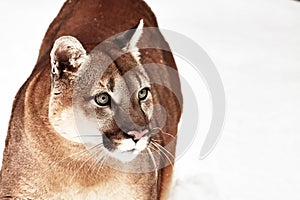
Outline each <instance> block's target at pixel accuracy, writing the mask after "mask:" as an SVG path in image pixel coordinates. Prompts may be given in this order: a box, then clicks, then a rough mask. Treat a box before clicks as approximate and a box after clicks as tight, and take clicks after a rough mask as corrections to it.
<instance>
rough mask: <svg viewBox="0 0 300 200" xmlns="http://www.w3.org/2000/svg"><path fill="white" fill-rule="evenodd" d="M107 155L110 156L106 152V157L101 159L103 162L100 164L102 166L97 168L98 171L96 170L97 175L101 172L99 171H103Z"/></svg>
mask: <svg viewBox="0 0 300 200" xmlns="http://www.w3.org/2000/svg"><path fill="white" fill-rule="evenodd" d="M107 157H108V153H106V154H105V157H104V158H103V159H101V160H102V162H101V164H100V166H99V168H98V169H97V172H96V175H97V176H98V173H99V172H100V171H101V169H102V168H103V166H104V163H105V161H106V159H107ZM101 160H99V162H100V161H101ZM99 162H98V163H99ZM98 163H97V164H98Z"/></svg>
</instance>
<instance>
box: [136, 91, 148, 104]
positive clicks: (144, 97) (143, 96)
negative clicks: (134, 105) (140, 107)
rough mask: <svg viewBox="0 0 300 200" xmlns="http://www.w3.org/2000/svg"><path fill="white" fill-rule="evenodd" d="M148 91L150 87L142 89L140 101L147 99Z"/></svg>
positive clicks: (139, 94)
mask: <svg viewBox="0 0 300 200" xmlns="http://www.w3.org/2000/svg"><path fill="white" fill-rule="evenodd" d="M148 92H149V88H143V89H141V90H140V91H139V93H138V97H139V100H140V101H142V100H145V99H146V98H147V96H148Z"/></svg>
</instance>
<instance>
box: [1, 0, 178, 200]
mask: <svg viewBox="0 0 300 200" xmlns="http://www.w3.org/2000/svg"><path fill="white" fill-rule="evenodd" d="M140 19H143V21H144V24H145V26H146V27H157V22H156V19H155V16H154V15H153V13H152V11H151V10H150V8H149V7H148V6H147V5H146V4H145V2H143V1H141V0H130V1H129V0H109V1H106V0H72V1H67V2H66V3H65V5H64V6H63V8H62V10H61V11H60V13H59V14H58V16H57V17H56V18H55V20H54V21H53V22H52V24H51V25H50V27H49V29H48V31H47V33H46V35H45V38H44V40H43V43H42V46H41V49H40V54H39V58H38V61H37V64H36V66H35V68H34V70H33V72H32V74H31V76H30V77H29V78H28V80H27V81H26V83H25V84H24V85H23V86H22V87H21V89H20V90H19V92H18V94H17V95H16V98H15V101H14V105H13V110H12V115H11V120H10V124H9V129H8V134H7V138H6V144H5V150H4V155H3V164H2V169H1V173H0V199H1V198H3V199H141V200H144V199H149V200H150V199H151V200H152V199H167V197H168V194H169V190H170V186H171V180H172V170H173V169H172V166H171V165H170V164H168V163H167V165H166V167H164V168H162V169H159V170H155V169H154V168H155V167H153V160H152V158H151V157H149V156H145V154H147V151H146V150H145V151H142V152H140V154H139V156H137V157H136V158H135V159H134V161H133V162H125V163H124V162H122V161H119V160H118V159H114V158H108V159H110V160H109V161H107V162H110V163H113V164H115V166H119V167H120V168H122V169H115V168H112V167H111V166H110V165H105V164H104V165H103V166H102V165H101V164H102V163H101V162H99V163H96V161H97V156H94V157H92V156H91V155H90V154H89V153H80V152H85V150H86V149H85V148H86V147H85V146H84V145H83V144H82V143H80V142H78V141H71V140H69V139H67V138H65V137H64V136H63V135H62V134H61V132H62V131H61V130H57V129H56V128H55V126H53V123H57V121H55V120H53V119H55V118H56V117H57V116H61V113H62V111H63V110H65V112H68V111H66V109H68V108H69V109H70V108H71V106H72V105H73V103H74V102H73V101H72V94H73V93H72V92H73V90H74V80H76V76H77V75H78V74H77V72H78V71H77V68H80V67H82V66H83V65H81V64H82V63H84V64H86V63H88V62H92V63H95V62H96V61H95V60H94V59H92V57H90V56H91V55H93V54H91V50H93V49H94V48H95V47H96V46H97V45H98V44H99V43H101V42H102V41H103V40H105V39H107V38H108V37H110V36H112V35H114V34H116V33H120V32H122V31H126V30H128V29H131V28H133V27H136V25H137V24H138V22H139V21H140ZM65 35H72V36H74V37H75V38H77V39H78V41H79V42H80V43H81V44H82V48H83V51H75V54H74V52H72V53H71V55H72V56H73V55H74V56H73V57H72V59H73V60H72V59H71V60H70V57H68V61H69V63H68V66H71V67H73V68H70V69H68V70H65V72H64V76H65V77H63V78H61V77H60V79H57V80H55V76H53V75H50V71H51V62H52V61H53V60H52V61H51V59H50V56H49V55H50V52H51V49H52V48H53V44H54V42H55V41H56V39H58V38H59V37H61V36H65ZM139 43H140V44H146V43H153V44H159V45H160V46H164V47H165V48H167V49H168V44H167V43H166V41H165V40H164V38H163V37H162V36H161V35H160V34H159V37H157V38H156V39H155V40H153V38H152V37H151V34H149V33H145V34H143V36H142V39H141V40H140V41H139ZM73 44H74V41H73ZM108 45H109V44H108ZM106 47H107V49H106V51H107V54H108V55H111V54H113V53H114V52H113V48H110V47H112V46H106ZM78 48H79V49H81V47H80V46H79V47H78ZM54 49H55V48H54ZM77 50H78V49H77ZM81 50H82V49H81ZM102 50H103V49H102ZM110 51H111V52H110ZM76 52H79V54H80V55H82V56H81V57H80V55H79V54H78V55H77V54H76ZM97 52H98V53H99V54H100V53H101V52H102V51H101V49H99V50H98V51H96V52H95V54H94V56H96V57H97V56H98V54H97ZM62 55H66V54H62ZM139 55H140V56H139V57H140V60H139V62H140V63H139V62H137V57H136V56H132V55H131V54H130V53H125V54H124V55H122V56H121V57H120V58H118V60H116V61H115V62H114V63H115V66H114V65H111V66H110V68H109V69H111V70H107V71H106V73H107V77H110V76H113V78H114V80H117V79H118V76H122V75H123V74H125V73H126V72H127V71H128V70H130V69H131V67H132V65H134V66H139V65H140V64H142V65H143V64H146V63H162V64H165V65H167V66H170V67H172V68H174V69H176V65H175V62H174V59H173V57H172V54H171V53H170V52H164V51H162V50H157V49H141V50H140V51H139ZM86 56H87V57H86ZM52 57H55V52H54V54H53V56H52ZM54 60H55V59H54ZM56 60H59V61H62V60H64V58H56ZM53 64H54V63H53V62H52V65H53ZM116 68H117V69H118V71H119V73H118V74H115V75H114V71H115V69H116ZM141 70H142V71H140V72H136V74H137V76H139V77H143V79H144V80H148V79H149V81H151V80H153V79H154V77H161V78H162V79H163V80H165V81H166V82H168V83H169V84H171V85H172V86H173V88H175V89H176V90H177V93H178V94H180V83H179V79H178V76H176V77H170V76H169V74H168V72H167V71H164V70H158V71H154V72H151V73H149V71H147V69H142V68H141ZM104 79H105V78H103V79H102V80H101V81H102V82H103V81H104V82H105V80H104ZM51 80H52V81H51ZM55 81H56V82H55ZM145 82H147V81H145ZM116 84H118V83H116ZM51 87H52V89H51ZM99 87H100V86H99ZM116 87H117V86H116ZM121 87H123V86H122V84H120V88H121ZM100 89H101V88H100ZM102 89H103V88H102ZM55 92H62V93H61V94H60V95H58V96H56V95H54V93H55ZM117 96H118V97H119V96H120V95H117ZM49 102H50V104H49ZM120 102H122V100H120ZM155 104H159V105H162V106H163V107H164V108H165V109H166V113H167V122H166V124H165V125H164V127H163V132H167V133H170V134H172V135H173V136H172V137H170V136H169V135H167V134H163V132H158V133H156V135H155V136H154V138H155V139H157V140H159V141H161V143H160V144H161V145H165V144H169V142H171V144H169V145H168V147H166V148H167V150H168V151H169V152H170V153H171V154H173V155H175V145H176V140H174V137H175V138H176V133H177V124H178V121H179V119H180V114H181V109H180V106H181V104H182V99H181V96H177V97H175V96H174V94H173V93H172V91H169V90H168V89H166V88H165V87H163V86H159V85H151V96H150V97H149V100H147V101H146V102H145V103H144V104H143V105H142V106H141V107H142V108H141V109H142V110H144V111H145V110H147V109H148V108H149V109H150V108H151V105H155ZM131 105H132V107H130V108H129V110H128V111H129V112H128V113H129V115H131V116H132V118H133V120H134V122H135V123H137V124H144V125H145V124H146V122H145V120H142V118H141V116H142V114H141V112H140V111H138V110H139V109H137V108H136V106H134V105H135V104H134V101H132V104H131ZM62 108H64V109H62ZM150 110H151V109H150ZM150 110H148V111H146V113H148V117H151V116H152V114H151V112H152V111H150ZM107 112H110V111H107ZM56 114H57V116H56ZM153 114H155V113H153ZM82 115H83V116H84V118H89V117H88V113H87V112H86V113H84V112H83V113H82ZM49 116H50V119H49ZM154 116H155V115H154ZM67 118H68V117H67ZM124 118H126V116H125V115H124ZM99 119H103V118H101V117H99ZM160 120H161V119H160V118H159V115H158V117H156V118H155V121H156V122H159V121H160ZM104 124H107V121H106V122H105V123H103V127H101V130H105V129H107V130H110V131H120V130H119V127H118V126H117V125H116V124H113V122H112V121H111V123H108V124H109V125H107V126H106V127H105V126H104ZM58 127H61V125H58ZM66 132H69V130H68V131H66ZM120 135H122V134H121V133H120V132H118V134H116V135H111V136H109V137H110V139H112V140H115V139H118V140H121V139H126V138H123V137H124V136H120ZM78 153H79V154H80V156H74V155H78ZM72 155H73V156H72ZM145 158H147V159H145ZM154 160H155V161H156V162H157V163H158V164H159V165H163V162H171V163H173V162H174V159H173V158H172V157H170V158H169V160H166V159H164V158H163V157H162V155H159V154H157V155H156V156H154ZM141 168H142V169H144V170H146V169H149V170H148V171H149V172H144V173H134V171H138V170H139V169H141ZM128 171H130V172H128ZM146 171H147V170H146Z"/></svg>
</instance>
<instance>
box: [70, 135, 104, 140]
mask: <svg viewBox="0 0 300 200" xmlns="http://www.w3.org/2000/svg"><path fill="white" fill-rule="evenodd" d="M84 137H92V138H93V137H95V138H100V137H102V135H78V136H75V137H72V138H71V139H76V138H84Z"/></svg>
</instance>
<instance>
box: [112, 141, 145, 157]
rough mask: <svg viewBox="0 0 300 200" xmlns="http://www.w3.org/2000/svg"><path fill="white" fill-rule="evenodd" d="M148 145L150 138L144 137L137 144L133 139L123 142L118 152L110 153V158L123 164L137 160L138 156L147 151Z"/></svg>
mask: <svg viewBox="0 0 300 200" xmlns="http://www.w3.org/2000/svg"><path fill="white" fill-rule="evenodd" d="M147 144H148V137H142V138H141V139H140V140H139V141H138V142H137V143H135V142H134V141H133V140H132V139H125V140H122V141H121V143H120V145H119V146H118V147H117V150H115V151H114V152H110V153H109V154H110V156H111V157H113V158H116V159H118V160H120V161H122V162H130V161H132V160H133V159H135V158H136V156H137V155H138V154H139V153H140V152H141V151H143V150H144V149H146V147H147Z"/></svg>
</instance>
